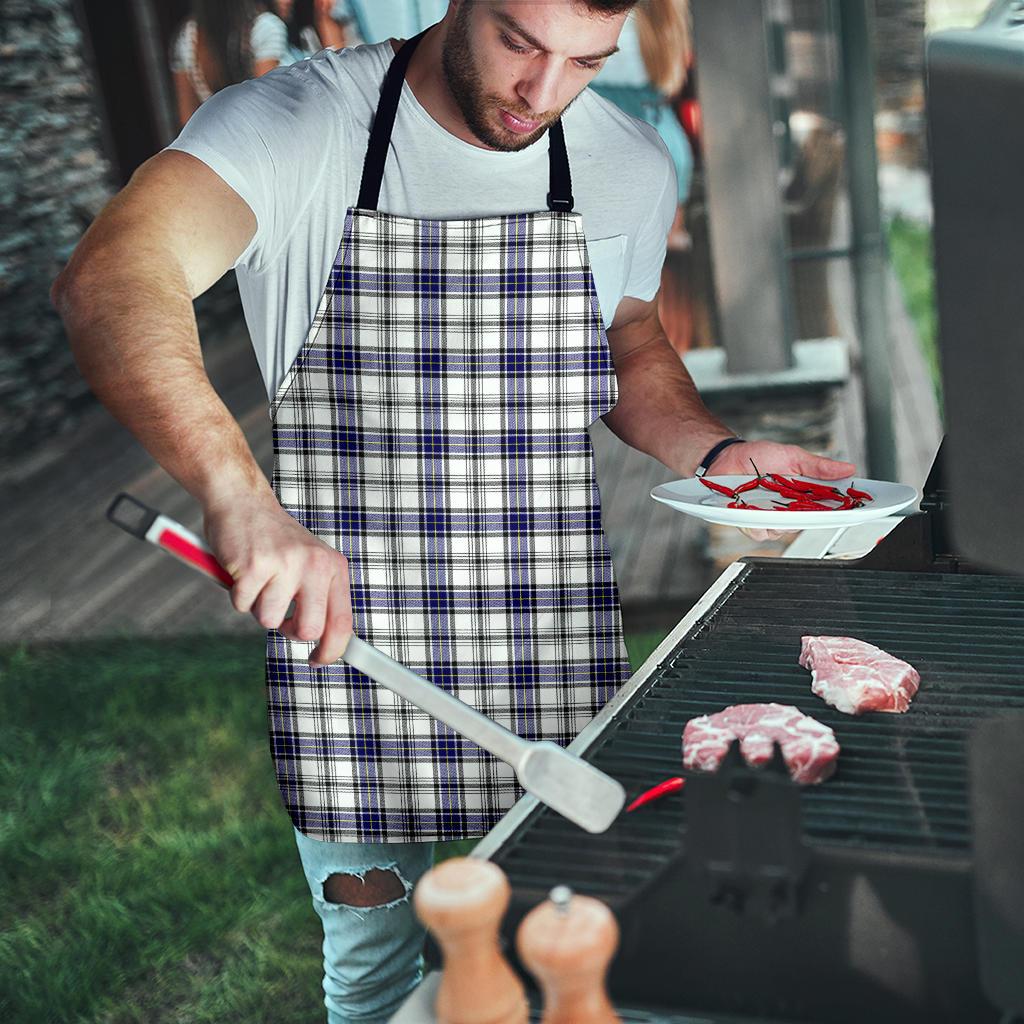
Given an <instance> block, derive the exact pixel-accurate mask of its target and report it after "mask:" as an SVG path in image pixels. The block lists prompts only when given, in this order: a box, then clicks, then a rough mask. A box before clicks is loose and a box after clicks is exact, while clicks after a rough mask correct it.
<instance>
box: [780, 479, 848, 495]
mask: <svg viewBox="0 0 1024 1024" xmlns="http://www.w3.org/2000/svg"><path fill="white" fill-rule="evenodd" d="M772 476H773V477H775V479H776V480H778V481H779V483H781V484H783V485H784V486H786V487H789V488H791V489H792V490H794V491H801V492H803V493H804V494H808V495H810V496H811V497H812V498H839V497H841V496H842V493H843V492H842V491H841V490H839V488H838V487H830V486H828V485H827V484H817V483H815V482H814V481H813V480H797V479H796V478H795V477H793V478H790V479H787V478H786V477H784V476H779V474H778V473H773V474H772Z"/></svg>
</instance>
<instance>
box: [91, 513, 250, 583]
mask: <svg viewBox="0 0 1024 1024" xmlns="http://www.w3.org/2000/svg"><path fill="white" fill-rule="evenodd" d="M107 518H108V519H109V520H110V521H111V522H112V523H114V525H115V526H120V527H121V529H122V530H127V531H128V533H130V534H131V535H132V536H133V537H138V538H139V539H140V540H148V541H149V543H150V544H155V545H156V546H157V547H158V548H163V549H164V551H166V552H167V553H168V554H171V555H174V557H175V558H178V559H180V560H181V561H182V562H186V563H187V564H188V565H191V566H192V567H193V568H194V569H198V570H199V571H200V572H202V573H205V574H206V575H207V576H209V577H210V579H212V580H215V581H216V582H217V583H219V584H220V585H221V586H222V587H226V588H227V589H229V590H230V589H231V587H232V586H234V583H235V581H234V579H233V578H232V576H231V573H229V572H228V571H227V569H225V568H224V566H222V565H221V564H220V562H218V561H217V559H216V558H214V556H213V552H212V551H211V550H210V548H209V547H208V545H207V543H206V541H204V540H203V539H202V538H201V537H197V536H196V535H195V534H194V533H193V532H192V531H191V530H186V529H185V527H184V526H182V525H181V523H176V522H175V521H174V520H173V519H171V518H169V517H168V516H165V515H163V514H162V513H160V512H157V511H156V509H153V508H150V507H149V506H148V505H144V504H143V503H142V502H141V501H139V500H138V498H133V497H132V496H131V495H130V494H119V495H118V496H117V497H116V498H115V499H114V501H113V503H112V504H111V506H110V508H108V509H107Z"/></svg>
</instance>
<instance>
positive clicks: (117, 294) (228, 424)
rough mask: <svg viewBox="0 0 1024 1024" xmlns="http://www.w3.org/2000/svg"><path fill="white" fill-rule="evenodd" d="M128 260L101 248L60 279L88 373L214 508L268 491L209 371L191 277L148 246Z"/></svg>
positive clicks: (76, 347) (62, 307) (67, 320)
mask: <svg viewBox="0 0 1024 1024" xmlns="http://www.w3.org/2000/svg"><path fill="white" fill-rule="evenodd" d="M126 262H128V261H126V260H124V259H123V258H120V257H119V256H118V254H116V253H114V252H104V253H97V254H94V255H93V256H92V257H91V259H90V260H89V261H88V262H87V263H86V265H85V266H74V264H73V265H72V266H71V267H69V269H68V270H66V271H65V272H64V273H63V274H62V275H61V277H60V278H58V280H57V282H56V284H55V285H54V289H53V300H54V304H55V305H56V307H57V309H58V311H59V312H60V314H61V316H62V317H63V319H64V324H65V327H66V330H67V334H68V337H69V340H70V343H71V348H72V351H73V352H74V356H75V360H76V362H77V363H78V366H79V369H80V370H81V372H82V375H83V376H84V377H85V379H86V381H87V382H88V383H89V386H90V387H91V388H92V390H93V392H94V393H95V395H96V396H97V398H99V400H100V401H101V402H102V403H103V404H104V405H105V406H106V407H107V409H109V410H110V412H111V413H112V414H113V415H114V416H115V417H116V418H117V419H118V420H119V421H120V422H121V423H123V424H124V425H125V426H126V427H127V428H128V429H129V430H130V431H131V432H132V433H133V434H134V435H135V436H136V437H137V438H138V440H139V442H140V443H141V444H142V445H143V446H144V447H145V448H146V449H147V451H149V453H150V454H151V455H152V456H153V458H154V459H156V461H157V462H159V463H160V465H161V466H163V467H164V469H166V470H167V472H168V473H170V475H171V476H173V477H174V478H175V479H176V480H177V481H178V482H179V483H180V484H181V485H182V486H183V487H184V488H185V489H186V490H188V491H189V492H190V493H191V494H193V495H194V496H195V497H196V498H197V499H198V500H199V501H200V502H201V503H202V504H203V506H204V508H205V507H209V506H210V505H214V504H218V503H220V502H222V501H229V500H232V499H233V498H235V497H237V496H241V495H255V494H264V493H265V492H268V491H269V486H268V484H267V479H266V477H265V476H264V474H263V472H262V471H261V470H260V467H259V465H258V464H257V462H256V460H255V459H254V457H253V455H252V451H251V450H250V448H249V445H248V443H247V442H246V439H245V436H244V434H243V433H242V431H241V429H240V428H239V426H238V424H237V423H236V422H235V420H234V418H233V417H232V416H231V414H230V412H228V410H227V408H226V407H225V405H224V403H223V402H222V401H221V399H220V397H219V396H218V395H217V393H216V391H215V390H214V389H213V386H212V385H211V384H210V381H209V378H208V377H207V375H206V370H205V368H204V366H203V360H202V352H201V350H200V346H199V336H198V331H197V328H196V321H195V314H194V312H193V307H192V300H191V297H190V294H189V291H188V286H187V283H186V281H185V278H184V275H183V274H180V273H175V271H174V270H173V269H169V268H168V267H167V265H166V262H164V263H163V265H161V263H160V261H159V260H158V259H156V258H150V259H147V258H146V255H145V254H142V253H137V254H136V258H134V259H133V260H131V261H130V265H129V266H127V267H126V266H125V263H126ZM147 264H148V266H147Z"/></svg>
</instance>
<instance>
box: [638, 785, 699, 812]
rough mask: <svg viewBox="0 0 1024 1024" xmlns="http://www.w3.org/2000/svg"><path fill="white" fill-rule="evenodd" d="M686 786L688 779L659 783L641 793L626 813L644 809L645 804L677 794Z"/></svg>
mask: <svg viewBox="0 0 1024 1024" xmlns="http://www.w3.org/2000/svg"><path fill="white" fill-rule="evenodd" d="M685 784H686V779H680V778H675V779H666V780H665V781H664V782H659V783H658V784H657V785H656V786H652V787H651V788H650V789H649V790H647V792H645V793H641V794H640V795H639V796H638V797H637V798H636V799H635V800H634V801H633V802H632V803H631V804H630V805H629V806H628V807H627V808H626V813H627V814H628V813H629V812H630V811H635V810H636V809H637V808H638V807H643V805H644V804H649V803H650V802H651V801H652V800H658V799H660V798H661V797H663V796H667V795H668V794H669V793H675V792H677V791H678V790H680V789H682V788H683V786H684V785H685Z"/></svg>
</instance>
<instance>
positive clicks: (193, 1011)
mask: <svg viewBox="0 0 1024 1024" xmlns="http://www.w3.org/2000/svg"><path fill="white" fill-rule="evenodd" d="M660 639H661V637H660V636H647V635H645V636H639V637H635V638H632V639H631V640H630V641H629V648H630V655H631V658H632V661H633V664H634V666H639V664H640V663H641V661H642V660H643V659H644V658H645V657H646V656H647V654H648V653H649V652H650V651H651V650H653V648H654V647H655V646H656V644H657V643H658V642H659V641H660ZM0 699H2V701H3V705H2V706H3V715H2V718H0V792H2V793H3V803H2V804H0V1020H2V1021H4V1022H5V1024H44V1022H51V1021H52V1022H60V1024H72V1022H76V1024H84V1022H89V1024H94V1022H95V1024H142V1022H147V1024H159V1022H168V1024H171V1022H173V1024H179V1022H181V1024H185V1022H188V1024H213V1022H219V1024H222V1022H227V1021H245V1022H246V1024H259V1022H267V1024H290V1022H295V1024H298V1022H300V1021H301V1022H303V1024H309V1022H313V1021H318V1020H320V1019H321V1017H322V1006H321V993H320V941H321V933H320V925H319V920H318V919H317V918H316V916H315V915H314V913H313V910H312V906H311V904H310V901H309V892H308V890H307V888H306V883H305V880H304V878H303V876H302V872H301V869H300V867H299V862H298V854H297V852H296V850H295V844H294V841H293V839H292V830H291V825H290V823H289V821H288V818H287V815H286V814H285V812H284V810H283V809H282V807H281V803H280V799H279V797H278V793H277V787H276V784H275V782H274V777H273V769H272V766H271V762H270V755H269V751H268V746H267V739H266V709H265V705H264V692H263V659H262V645H261V644H260V643H259V642H258V640H257V641H256V642H255V643H254V642H253V640H252V639H217V638H208V637H204V638H201V639H196V640H193V641H188V640H179V641H173V642H160V641H119V642H116V643H115V642H96V643H86V644H75V645H53V646H49V647H45V648H43V647H41V648H32V649H27V648H17V649H14V650H8V651H4V652H0ZM472 845H473V842H472V841H467V842H464V843H452V844H446V845H445V847H443V848H441V850H440V851H439V856H440V857H443V856H451V855H453V854H456V853H465V852H468V849H469V848H471V847H472Z"/></svg>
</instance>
